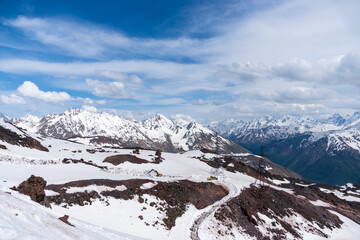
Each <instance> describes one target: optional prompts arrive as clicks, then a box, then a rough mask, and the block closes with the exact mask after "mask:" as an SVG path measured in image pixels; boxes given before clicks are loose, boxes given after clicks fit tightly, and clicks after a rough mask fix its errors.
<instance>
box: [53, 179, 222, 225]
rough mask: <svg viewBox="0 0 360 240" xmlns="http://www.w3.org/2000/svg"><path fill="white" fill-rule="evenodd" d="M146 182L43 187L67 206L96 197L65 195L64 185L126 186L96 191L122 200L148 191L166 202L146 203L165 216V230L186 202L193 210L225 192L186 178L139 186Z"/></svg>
mask: <svg viewBox="0 0 360 240" xmlns="http://www.w3.org/2000/svg"><path fill="white" fill-rule="evenodd" d="M150 182H153V181H152V180H147V179H129V180H119V181H116V180H108V179H93V180H81V181H74V182H69V183H66V184H59V185H49V186H47V187H46V189H49V190H53V191H56V192H58V193H59V195H55V196H50V197H49V200H50V201H51V202H53V203H55V204H61V203H66V204H68V205H70V206H71V205H72V204H78V205H85V204H86V202H89V204H91V201H92V200H94V199H96V198H100V196H99V195H98V194H95V193H96V192H95V193H92V192H90V193H87V192H83V193H72V194H67V193H66V191H65V190H66V189H65V188H68V187H85V186H89V185H93V184H95V185H99V186H108V187H113V188H115V187H116V186H121V185H124V186H125V187H126V188H127V189H126V190H124V191H119V190H112V191H103V192H101V193H100V194H101V195H102V196H104V197H113V198H116V199H124V200H129V199H134V197H135V196H138V201H139V202H144V198H143V197H142V196H143V195H144V194H148V195H152V196H155V197H157V198H158V199H160V200H163V201H165V202H166V204H162V205H161V206H158V204H157V203H150V206H151V207H155V208H157V209H158V210H162V211H164V212H165V214H166V218H164V219H163V222H164V225H165V226H166V227H167V228H168V229H171V228H172V227H173V226H175V221H176V219H177V218H178V217H180V216H181V215H182V214H184V213H185V211H186V209H187V205H188V204H193V205H194V206H195V207H196V208H197V209H202V208H205V207H207V206H209V205H211V204H213V203H214V202H216V201H218V200H220V199H222V198H223V197H225V196H226V195H227V194H228V193H229V192H228V190H227V189H225V188H223V187H222V186H220V185H216V184H214V183H210V182H200V183H198V182H191V181H188V180H182V181H176V182H157V184H156V185H155V186H153V187H151V188H149V189H141V188H140V187H141V186H142V185H143V184H144V183H150ZM93 192H94V191H93ZM79 199H80V200H81V201H80V200H79Z"/></svg>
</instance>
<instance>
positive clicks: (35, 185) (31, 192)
mask: <svg viewBox="0 0 360 240" xmlns="http://www.w3.org/2000/svg"><path fill="white" fill-rule="evenodd" d="M45 186H46V181H45V180H44V179H43V178H42V177H36V176H34V175H31V176H30V178H28V179H27V180H26V181H24V182H22V183H20V185H19V186H18V187H17V188H16V190H17V191H18V192H19V193H22V194H25V195H28V196H30V198H31V200H33V201H35V202H37V203H40V204H42V205H47V201H46V197H45V191H44V189H45Z"/></svg>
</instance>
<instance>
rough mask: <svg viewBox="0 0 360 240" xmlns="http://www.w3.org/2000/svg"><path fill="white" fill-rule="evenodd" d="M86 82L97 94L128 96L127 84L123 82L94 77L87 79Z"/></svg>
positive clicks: (101, 95) (102, 95)
mask: <svg viewBox="0 0 360 240" xmlns="http://www.w3.org/2000/svg"><path fill="white" fill-rule="evenodd" d="M86 84H87V85H88V86H89V87H90V88H91V89H92V93H93V94H94V95H95V96H99V97H107V98H128V97H129V96H128V94H127V93H126V92H125V89H124V88H125V86H124V84H123V83H122V82H119V81H118V82H107V81H99V80H94V79H90V78H88V79H86Z"/></svg>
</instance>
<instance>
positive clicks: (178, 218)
mask: <svg viewBox="0 0 360 240" xmlns="http://www.w3.org/2000/svg"><path fill="white" fill-rule="evenodd" d="M150 125H151V126H153V124H152V123H150ZM134 150H135V149H119V148H112V147H94V146H93V145H87V144H80V143H76V142H72V141H67V140H62V139H57V138H52V137H47V136H43V135H40V134H36V133H31V132H28V131H26V130H23V129H20V128H17V127H15V126H14V125H12V124H11V123H9V122H7V121H4V120H3V119H0V239H79V240H80V239H88V240H90V239H91V240H100V239H101V240H102V239H119V240H123V239H124V240H125V239H128V240H145V239H147V240H149V239H153V240H155V239H164V240H167V239H168V240H170V239H171V240H183V239H192V240H203V239H204V240H208V239H228V240H235V239H236V240H242V239H248V240H255V239H296V240H298V239H299V240H300V239H305V240H306V239H336V240H339V239H353V238H354V236H358V235H359V234H360V218H359V216H360V205H359V204H360V186H358V185H356V184H346V185H344V186H341V187H333V186H327V185H321V184H316V183H311V182H307V181H303V180H301V179H295V178H289V177H288V176H287V174H286V172H283V173H281V172H272V169H271V167H269V166H268V165H267V162H265V164H266V166H265V169H267V170H268V171H269V172H270V173H274V174H277V173H280V174H282V175H271V174H269V172H263V171H257V170H256V169H253V168H251V167H249V166H248V165H245V164H243V163H242V161H243V162H251V161H254V159H261V158H262V157H260V156H256V155H253V154H251V153H241V154H237V155H236V156H238V157H239V158H242V161H237V160H236V159H235V158H233V157H230V156H228V155H219V154H214V153H210V152H208V151H205V150H203V151H200V150H192V151H187V152H184V153H168V152H162V153H157V151H155V150H140V151H139V152H136V151H134ZM211 175H212V176H213V177H211V178H209V177H210V176H211ZM214 176H215V178H214ZM46 206H47V207H49V206H50V207H51V209H50V208H46Z"/></svg>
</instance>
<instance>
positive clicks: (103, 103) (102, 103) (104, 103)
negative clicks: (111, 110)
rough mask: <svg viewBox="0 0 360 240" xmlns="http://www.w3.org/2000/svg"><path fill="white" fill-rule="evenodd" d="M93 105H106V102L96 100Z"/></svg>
mask: <svg viewBox="0 0 360 240" xmlns="http://www.w3.org/2000/svg"><path fill="white" fill-rule="evenodd" d="M95 103H96V104H98V105H106V100H96V101H95Z"/></svg>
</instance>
